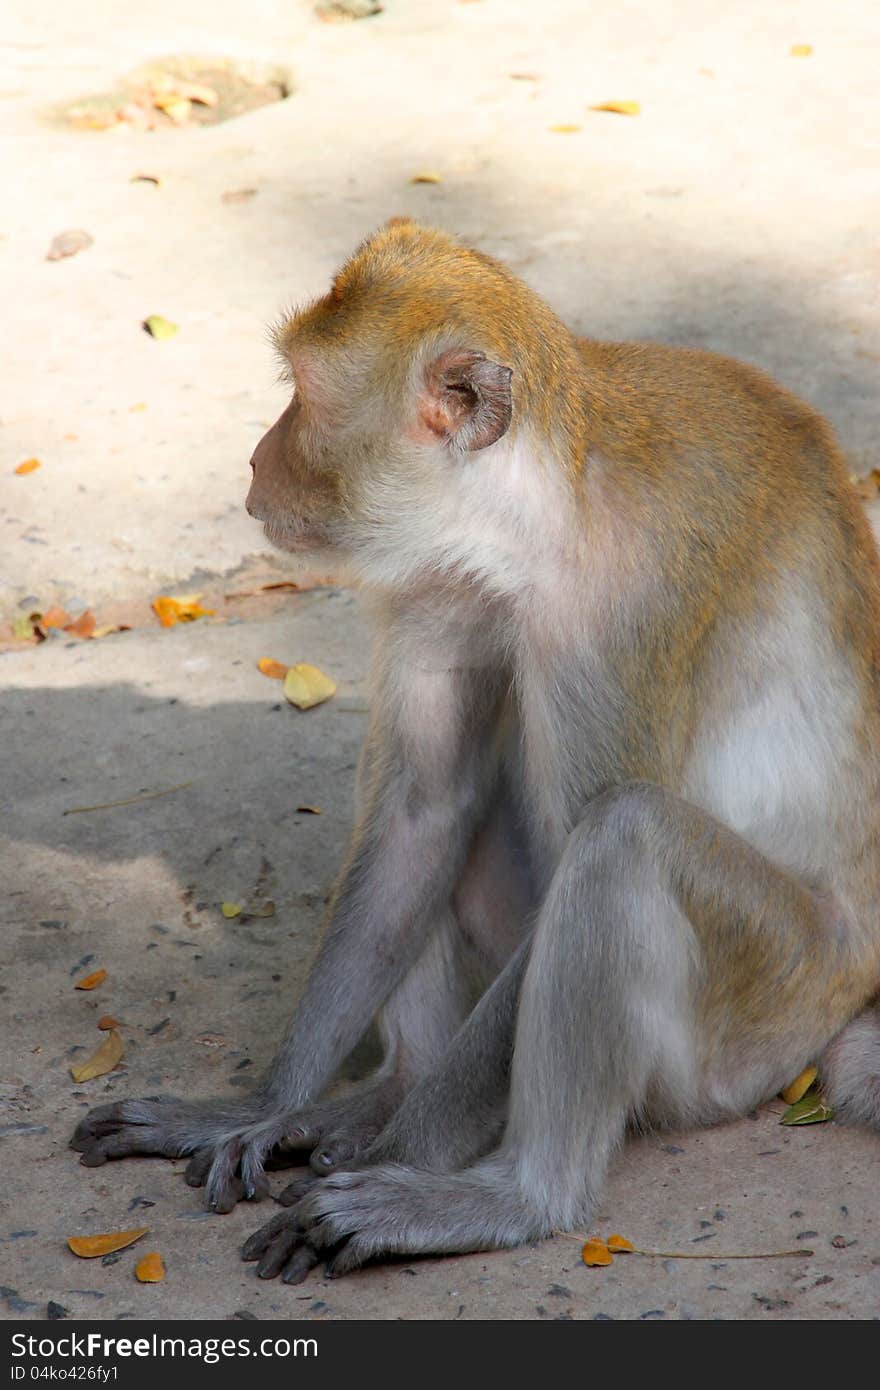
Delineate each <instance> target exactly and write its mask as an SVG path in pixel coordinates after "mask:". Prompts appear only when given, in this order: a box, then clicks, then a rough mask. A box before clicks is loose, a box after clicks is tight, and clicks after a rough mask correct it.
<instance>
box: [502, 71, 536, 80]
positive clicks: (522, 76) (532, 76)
mask: <svg viewBox="0 0 880 1390" xmlns="http://www.w3.org/2000/svg"><path fill="white" fill-rule="evenodd" d="M508 76H509V77H510V78H511V79H512V80H513V81H514V82H537V80H538V74H537V73H536V72H511V73H508Z"/></svg>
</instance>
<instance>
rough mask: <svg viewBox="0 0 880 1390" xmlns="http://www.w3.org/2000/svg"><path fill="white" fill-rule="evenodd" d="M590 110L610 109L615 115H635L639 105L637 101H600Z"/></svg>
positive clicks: (637, 112) (639, 107)
mask: <svg viewBox="0 0 880 1390" xmlns="http://www.w3.org/2000/svg"><path fill="white" fill-rule="evenodd" d="M588 109H589V110H590V111H611V112H612V113H613V114H614V115H615V116H637V115H638V114H639V112H640V111H641V109H642V108H641V106H640V105H639V103H638V102H637V101H600V102H599V103H598V104H597V105H596V106H591V107H589V108H588Z"/></svg>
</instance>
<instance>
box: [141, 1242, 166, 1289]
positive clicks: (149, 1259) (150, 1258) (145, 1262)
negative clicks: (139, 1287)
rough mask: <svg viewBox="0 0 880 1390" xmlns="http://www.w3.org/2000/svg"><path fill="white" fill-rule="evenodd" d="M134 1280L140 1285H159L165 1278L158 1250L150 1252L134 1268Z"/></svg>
mask: <svg viewBox="0 0 880 1390" xmlns="http://www.w3.org/2000/svg"><path fill="white" fill-rule="evenodd" d="M134 1274H135V1278H136V1279H137V1280H138V1282H139V1283H141V1284H161V1282H162V1280H163V1279H164V1278H165V1266H164V1264H163V1263H162V1256H161V1255H160V1254H159V1251H158V1250H151V1251H150V1253H149V1255H144V1256H143V1258H142V1259H140V1260H138V1262H137V1264H136V1265H135V1267H134Z"/></svg>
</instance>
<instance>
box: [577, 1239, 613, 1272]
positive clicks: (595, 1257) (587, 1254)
mask: <svg viewBox="0 0 880 1390" xmlns="http://www.w3.org/2000/svg"><path fill="white" fill-rule="evenodd" d="M581 1259H582V1260H583V1262H584V1264H585V1265H589V1266H590V1267H591V1268H592V1266H593V1265H610V1264H611V1262H612V1257H611V1251H610V1250H609V1249H608V1246H607V1245H606V1244H605V1242H604V1240H598V1239H596V1238H592V1239H590V1240H588V1241H587V1242H586V1243H585V1244H584V1247H583V1249H582V1250H581Z"/></svg>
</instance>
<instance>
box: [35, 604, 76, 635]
mask: <svg viewBox="0 0 880 1390" xmlns="http://www.w3.org/2000/svg"><path fill="white" fill-rule="evenodd" d="M72 621H73V620H72V618H71V616H70V614H69V613H65V611H64V609H63V608H59V607H58V605H57V604H53V605H52V607H51V608H47V609H46V612H45V613H44V614H43V616H42V617H41V618H40V621H39V626H40V627H42V628H44V629H45V628H47V627H60V628H65V627H67V624H68V623H69V622H72Z"/></svg>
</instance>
